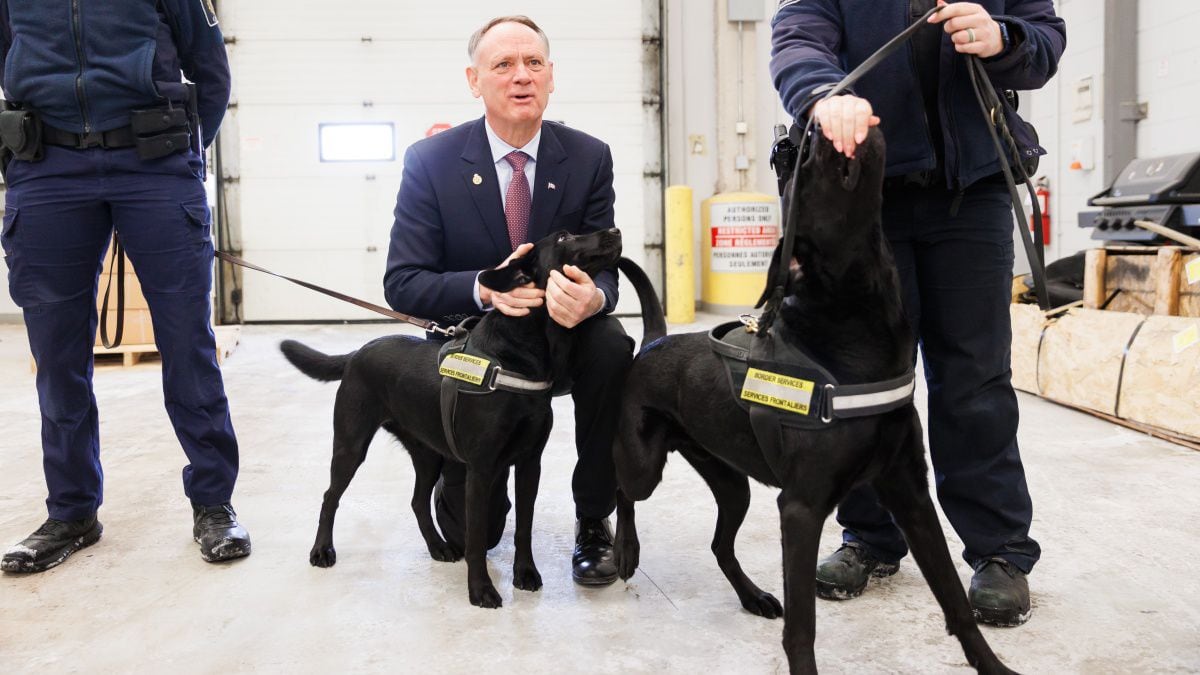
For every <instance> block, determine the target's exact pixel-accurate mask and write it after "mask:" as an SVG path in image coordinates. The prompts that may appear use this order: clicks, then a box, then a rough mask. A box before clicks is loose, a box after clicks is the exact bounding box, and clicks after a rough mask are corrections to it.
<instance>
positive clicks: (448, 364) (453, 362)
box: [438, 352, 491, 386]
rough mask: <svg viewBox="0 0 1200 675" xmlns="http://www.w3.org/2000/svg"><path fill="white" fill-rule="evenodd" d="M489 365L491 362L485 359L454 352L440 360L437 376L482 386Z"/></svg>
mask: <svg viewBox="0 0 1200 675" xmlns="http://www.w3.org/2000/svg"><path fill="white" fill-rule="evenodd" d="M489 365H491V361H488V360H487V359H481V358H479V357H478V356H471V355H470V354H463V353H462V352H454V353H452V354H447V355H446V358H444V359H442V364H441V365H440V366H438V374H439V375H442V376H444V377H452V378H454V379H456V380H462V381H463V382H470V383H471V384H474V385H476V386H478V385H481V384H483V378H484V376H486V375H487V371H488V366H489Z"/></svg>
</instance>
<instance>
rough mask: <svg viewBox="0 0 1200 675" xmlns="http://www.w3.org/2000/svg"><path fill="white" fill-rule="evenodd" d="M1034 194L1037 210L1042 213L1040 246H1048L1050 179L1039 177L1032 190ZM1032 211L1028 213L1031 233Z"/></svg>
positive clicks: (1032, 224)
mask: <svg viewBox="0 0 1200 675" xmlns="http://www.w3.org/2000/svg"><path fill="white" fill-rule="evenodd" d="M1034 194H1036V195H1037V200H1038V208H1040V209H1041V211H1042V244H1043V245H1045V246H1049V245H1050V179H1048V178H1046V177H1045V176H1039V177H1038V179H1037V185H1036V186H1035V189H1034ZM1033 228H1034V222H1033V210H1032V209H1030V213H1029V231H1030V232H1033Z"/></svg>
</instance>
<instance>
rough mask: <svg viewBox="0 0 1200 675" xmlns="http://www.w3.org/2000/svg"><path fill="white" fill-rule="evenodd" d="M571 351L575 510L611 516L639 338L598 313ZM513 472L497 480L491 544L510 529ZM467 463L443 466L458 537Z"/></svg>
mask: <svg viewBox="0 0 1200 675" xmlns="http://www.w3.org/2000/svg"><path fill="white" fill-rule="evenodd" d="M574 331H575V333H576V343H575V351H574V352H573V354H572V356H571V380H572V386H571V398H572V399H573V401H574V403H575V451H576V453H578V460H577V461H576V463H575V473H574V475H573V476H572V478H571V492H572V494H573V495H574V498H575V515H576V517H583V518H605V517H607V516H608V515H609V514H610V513H612V512H613V510H614V509H616V494H617V477H616V469H615V468H614V467H613V456H612V445H613V439H614V438H615V436H616V433H617V418H618V416H619V414H620V395H621V387H622V385H623V384H624V382H625V375H626V374H627V373H628V372H629V366H630V364H631V363H632V362H633V340H632V339H631V338H630V337H629V336H628V335H626V334H625V329H624V328H623V327H622V326H621V322H620V321H618V320H617V319H616V318H614V317H612V316H596V317H592V318H591V319H588V320H587V321H584V322H583V323H581V324H579V325H578V326H576V327H575V328H574ZM508 472H509V470H508V469H507V468H505V469H504V471H503V474H502V475H501V476H500V477H499V478H498V479H497V480H496V483H495V484H494V485H493V486H492V493H491V496H490V497H489V502H488V513H489V517H490V521H489V523H488V548H492V547H493V546H495V545H496V544H497V543H498V542H499V541H500V537H501V535H503V533H504V523H505V519H506V518H507V516H508V510H509V507H510V506H511V504H510V503H509V500H508ZM466 481H467V472H466V466H465V465H463V464H460V463H457V462H446V464H445V467H444V468H443V469H442V490H441V498H440V499H438V500H437V503H436V509H437V518H438V525H439V527H441V529H442V534H443V536H445V537H446V539H447V540H448V541H450V542H452V543H457V544H462V542H463V522H464V518H463V514H464V512H465V510H466V509H465V500H466Z"/></svg>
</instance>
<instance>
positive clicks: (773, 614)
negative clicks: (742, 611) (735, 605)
mask: <svg viewBox="0 0 1200 675" xmlns="http://www.w3.org/2000/svg"><path fill="white" fill-rule="evenodd" d="M742 607H745V608H746V611H747V612H750V613H751V614H756V615H758V616H761V617H762V618H764V619H778V618H779V617H781V616H783V605H781V604H779V601H778V600H776V599H775V596H773V595H771V594H770V593H767V592H766V591H759V592H758V595H748V596H747V597H744V598H742Z"/></svg>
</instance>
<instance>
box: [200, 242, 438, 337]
mask: <svg viewBox="0 0 1200 675" xmlns="http://www.w3.org/2000/svg"><path fill="white" fill-rule="evenodd" d="M215 254H216V257H217V258H219V259H220V260H224V261H225V262H229V263H233V264H234V265H239V266H241V267H245V268H247V269H252V270H254V271H256V272H262V273H264V274H270V275H271V276H273V277H278V278H280V279H284V280H286V281H290V282H292V283H293V284H296V285H298V286H303V287H305V288H307V289H309V290H312V291H316V292H318V293H324V294H325V295H328V296H329V297H331V298H337V299H338V300H341V301H343V302H348V303H350V304H352V305H357V306H359V307H362V308H363V309H369V310H371V311H372V312H375V313H377V314H382V315H384V316H386V317H390V318H393V319H398V320H400V321H403V322H405V323H408V324H412V325H414V326H417V327H418V328H423V329H425V330H427V331H429V332H432V333H439V334H441V335H445V336H447V337H454V336H456V335H457V334H458V332H459V331H458V329H457V326H450V327H449V328H442V327H441V326H439V325H438V324H437V322H436V321H430V320H429V319H419V318H417V317H415V316H412V315H409V314H404V313H402V312H397V311H395V310H392V309H388V308H387V307H380V306H379V305H376V304H374V303H370V302H367V301H366V300H359V299H358V298H355V297H353V296H350V295H346V294H345V293H339V292H338V291H333V290H330V289H328V288H323V287H321V286H318V285H316V284H311V283H309V282H307V281H303V280H301V279H294V278H292V277H289V276H284V275H282V274H278V273H276V272H272V271H271V270H269V269H266V268H263V267H259V266H258V265H255V264H253V263H249V262H246V261H245V260H242V259H241V258H239V257H237V256H235V255H231V254H229V253H226V252H224V251H216V252H215Z"/></svg>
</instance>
